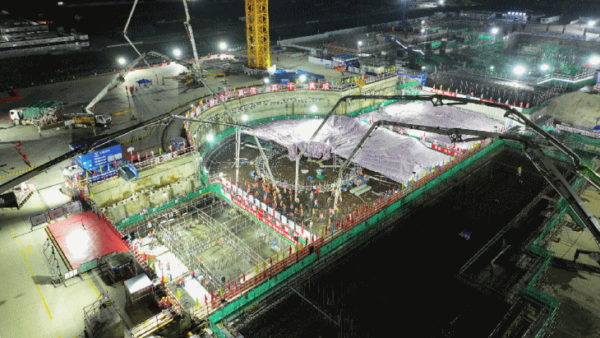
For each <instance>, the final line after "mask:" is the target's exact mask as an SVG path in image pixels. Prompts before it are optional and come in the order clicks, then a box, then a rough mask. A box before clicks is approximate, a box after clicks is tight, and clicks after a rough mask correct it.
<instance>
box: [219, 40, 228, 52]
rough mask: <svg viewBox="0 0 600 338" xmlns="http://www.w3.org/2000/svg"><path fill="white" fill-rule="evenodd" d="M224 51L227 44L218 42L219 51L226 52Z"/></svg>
mask: <svg viewBox="0 0 600 338" xmlns="http://www.w3.org/2000/svg"><path fill="white" fill-rule="evenodd" d="M226 49H227V42H225V41H221V42H219V50H226Z"/></svg>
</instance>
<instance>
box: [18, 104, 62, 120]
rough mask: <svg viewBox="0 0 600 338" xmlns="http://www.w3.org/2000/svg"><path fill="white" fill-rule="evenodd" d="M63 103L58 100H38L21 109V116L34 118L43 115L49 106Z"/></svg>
mask: <svg viewBox="0 0 600 338" xmlns="http://www.w3.org/2000/svg"><path fill="white" fill-rule="evenodd" d="M63 104H64V103H63V102H60V101H40V102H38V103H36V104H33V105H31V106H29V107H27V108H25V109H23V117H24V118H26V119H32V118H36V117H38V116H40V115H43V114H44V113H45V112H46V110H48V109H49V108H53V107H58V106H60V105H63Z"/></svg>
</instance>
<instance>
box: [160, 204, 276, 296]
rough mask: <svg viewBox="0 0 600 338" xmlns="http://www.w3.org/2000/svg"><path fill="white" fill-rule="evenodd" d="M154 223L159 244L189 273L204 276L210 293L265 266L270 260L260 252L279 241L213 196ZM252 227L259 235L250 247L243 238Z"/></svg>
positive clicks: (252, 240) (250, 243) (251, 242)
mask: <svg viewBox="0 0 600 338" xmlns="http://www.w3.org/2000/svg"><path fill="white" fill-rule="evenodd" d="M155 221H157V222H158V223H159V224H158V226H157V231H156V236H157V238H158V240H159V242H160V243H162V244H163V245H164V246H165V247H166V248H167V249H169V250H170V251H171V252H172V253H173V254H175V255H176V256H177V257H178V258H179V259H180V260H181V261H182V263H183V264H184V265H185V266H186V267H187V269H188V270H190V271H199V272H200V274H201V275H203V276H205V277H206V280H208V283H209V284H208V285H207V286H208V287H209V289H210V291H214V290H219V289H224V288H225V287H226V285H227V283H228V282H230V281H234V280H236V279H237V278H238V277H240V276H241V275H242V274H243V273H245V272H246V271H247V270H248V269H249V268H252V267H253V266H258V265H262V264H265V262H266V259H268V258H269V257H268V255H264V254H263V255H261V254H260V252H265V248H266V247H267V245H268V243H272V242H273V241H276V240H277V237H276V236H275V235H274V234H272V233H270V232H269V231H267V230H265V229H264V228H263V227H261V226H258V225H257V224H256V223H255V221H254V220H252V219H251V218H249V217H247V216H246V215H244V214H242V213H241V212H240V211H239V210H237V209H233V208H230V207H228V206H227V205H226V204H223V203H222V202H221V201H220V200H219V199H218V198H217V197H215V196H214V195H206V196H203V197H201V198H199V199H197V200H194V201H193V202H192V203H189V204H187V205H186V206H184V207H182V208H180V209H178V210H177V211H174V212H172V213H169V214H165V215H163V216H162V217H161V218H160V219H155ZM253 225H256V226H258V227H257V228H258V229H259V230H258V235H257V236H255V238H253V239H251V240H250V241H248V243H247V242H246V241H245V240H242V239H241V238H240V234H241V233H242V232H244V231H245V230H247V229H249V228H250V227H251V226H253Z"/></svg>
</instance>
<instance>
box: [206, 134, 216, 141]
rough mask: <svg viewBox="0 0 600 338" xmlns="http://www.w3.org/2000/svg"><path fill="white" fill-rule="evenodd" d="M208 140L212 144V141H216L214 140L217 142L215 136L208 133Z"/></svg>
mask: <svg viewBox="0 0 600 338" xmlns="http://www.w3.org/2000/svg"><path fill="white" fill-rule="evenodd" d="M206 140H207V141H208V142H212V141H214V140H215V135H213V134H212V133H208V134H206Z"/></svg>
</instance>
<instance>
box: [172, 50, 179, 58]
mask: <svg viewBox="0 0 600 338" xmlns="http://www.w3.org/2000/svg"><path fill="white" fill-rule="evenodd" d="M173 56H174V57H176V58H178V57H180V56H181V49H179V48H175V49H173Z"/></svg>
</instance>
